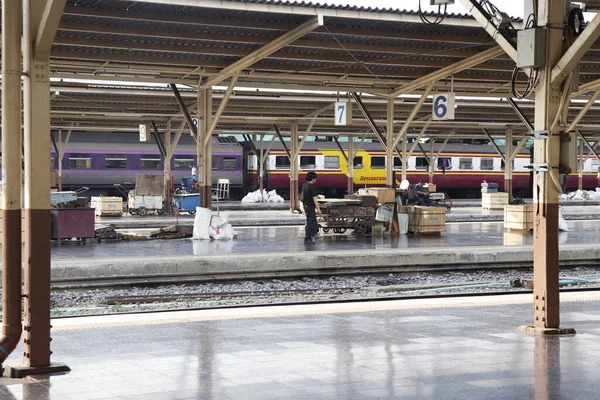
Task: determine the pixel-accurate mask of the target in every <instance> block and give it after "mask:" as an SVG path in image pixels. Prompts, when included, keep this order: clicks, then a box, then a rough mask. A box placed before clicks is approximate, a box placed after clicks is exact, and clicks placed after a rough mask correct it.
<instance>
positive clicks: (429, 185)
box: [423, 183, 437, 193]
mask: <svg viewBox="0 0 600 400" xmlns="http://www.w3.org/2000/svg"><path fill="white" fill-rule="evenodd" d="M423 187H424V188H425V189H427V191H428V192H429V193H435V192H436V190H437V185H436V184H434V183H426V184H425V186H423Z"/></svg>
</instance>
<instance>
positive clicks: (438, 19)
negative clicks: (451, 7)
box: [419, 0, 448, 25]
mask: <svg viewBox="0 0 600 400" xmlns="http://www.w3.org/2000/svg"><path fill="white" fill-rule="evenodd" d="M421 1H422V0H419V18H421V21H422V22H423V23H424V24H426V25H438V24H440V23H442V21H443V20H444V18H445V17H446V9H447V8H448V5H447V4H444V5H443V6H442V5H441V4H440V5H439V6H438V10H437V15H436V16H435V19H434V20H433V21H431V20H430V19H428V18H427V16H425V14H424V13H423V9H422V8H421Z"/></svg>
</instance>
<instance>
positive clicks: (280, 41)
mask: <svg viewBox="0 0 600 400" xmlns="http://www.w3.org/2000/svg"><path fill="white" fill-rule="evenodd" d="M321 25H323V16H322V15H318V16H316V17H313V18H310V19H309V20H308V21H306V22H304V23H303V24H301V25H299V26H298V27H296V28H294V29H292V30H291V31H289V32H286V33H284V34H283V35H281V36H280V37H278V38H277V39H275V40H273V41H272V42H271V43H268V44H266V45H265V46H263V47H261V48H260V49H258V50H255V51H253V52H252V53H250V54H248V55H247V56H245V57H243V58H241V59H239V60H237V61H236V62H234V63H233V64H231V65H230V66H228V67H226V68H224V69H223V70H222V71H221V72H220V73H219V74H218V75H217V76H213V77H212V78H209V79H208V80H207V81H206V84H205V85H204V87H212V86H214V85H216V84H218V83H220V82H222V81H223V80H225V79H226V78H227V77H229V76H230V75H232V74H236V73H239V72H240V71H241V70H243V69H244V68H248V67H249V66H251V65H252V64H255V63H256V62H257V61H260V60H262V59H263V58H265V57H267V56H268V55H269V54H272V53H274V52H275V51H277V50H279V49H281V48H282V47H285V46H286V45H288V44H289V43H291V42H293V41H294V40H296V39H299V38H301V37H302V36H304V35H306V34H307V33H309V32H312V31H313V30H315V29H316V28H317V27H319V26H321Z"/></svg>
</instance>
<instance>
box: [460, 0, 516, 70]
mask: <svg viewBox="0 0 600 400" xmlns="http://www.w3.org/2000/svg"><path fill="white" fill-rule="evenodd" d="M458 1H459V2H460V3H461V4H462V5H463V6H464V7H465V8H466V9H467V12H468V13H469V14H471V15H472V16H473V17H474V18H475V19H476V20H477V22H479V25H481V27H482V28H483V29H485V31H486V32H487V33H489V35H490V36H491V37H492V38H493V39H494V40H495V41H496V42H497V43H498V45H500V47H501V48H502V49H503V50H504V51H505V52H506V54H508V56H509V57H510V58H512V59H513V61H514V62H515V63H516V62H517V49H516V48H515V46H514V45H513V44H512V43H511V42H509V41H508V40H507V39H506V38H505V37H504V36H503V35H502V33H501V32H500V31H499V30H498V29H497V28H496V26H495V25H494V24H492V23H491V22H490V16H489V15H487V12H485V10H484V9H483V8H482V7H481V5H480V4H479V3H478V2H477V1H476V0H458Z"/></svg>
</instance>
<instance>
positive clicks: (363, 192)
mask: <svg viewBox="0 0 600 400" xmlns="http://www.w3.org/2000/svg"><path fill="white" fill-rule="evenodd" d="M358 194H359V195H360V196H375V197H376V198H377V202H378V203H380V204H383V203H395V202H396V189H393V188H392V189H388V188H364V189H358Z"/></svg>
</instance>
